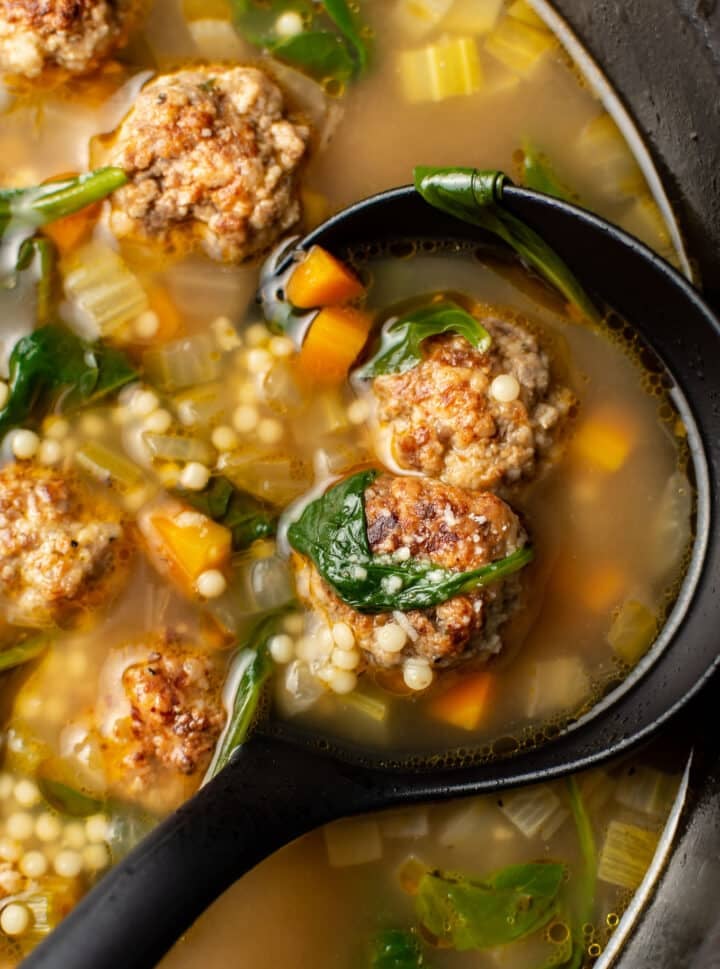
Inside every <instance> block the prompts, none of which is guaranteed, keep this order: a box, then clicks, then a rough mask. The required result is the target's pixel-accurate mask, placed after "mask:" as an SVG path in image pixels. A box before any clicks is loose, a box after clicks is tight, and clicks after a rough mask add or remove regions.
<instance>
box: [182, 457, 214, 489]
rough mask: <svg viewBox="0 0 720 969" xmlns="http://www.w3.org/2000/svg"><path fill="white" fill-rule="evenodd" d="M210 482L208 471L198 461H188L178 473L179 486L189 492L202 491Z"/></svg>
mask: <svg viewBox="0 0 720 969" xmlns="http://www.w3.org/2000/svg"><path fill="white" fill-rule="evenodd" d="M209 480H210V470H209V469H208V468H207V467H206V466H205V465H204V464H200V462H199V461H190V462H189V463H188V464H186V465H185V467H184V468H183V469H182V471H181V472H180V484H181V485H182V486H183V488H188V489H189V490H190V491H202V490H203V488H205V487H206V485H207V483H208V481H209Z"/></svg>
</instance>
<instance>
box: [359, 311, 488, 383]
mask: <svg viewBox="0 0 720 969" xmlns="http://www.w3.org/2000/svg"><path fill="white" fill-rule="evenodd" d="M448 332H453V333H459V334H460V335H461V336H464V337H465V339H466V340H467V341H468V343H470V344H471V345H472V346H473V347H475V349H476V350H479V351H480V352H481V353H484V352H485V351H486V350H487V349H489V347H490V344H491V342H492V341H491V338H490V334H489V333H488V331H487V330H486V329H485V327H484V326H483V325H482V324H481V323H479V322H478V321H477V320H476V319H475V317H474V316H471V315H470V314H469V313H467V312H466V311H465V310H464V309H463V308H462V307H461V306H458V304H457V303H453V302H452V301H451V300H446V301H445V302H442V303H431V304H430V305H428V306H422V307H420V308H418V309H416V310H412V311H411V312H410V313H407V314H406V315H405V316H401V317H400V319H399V320H395V322H394V323H391V324H390V325H389V326H386V327H384V329H383V333H382V337H381V340H380V347H379V349H378V351H377V353H376V354H375V355H374V356H373V357H372V359H371V360H369V361H368V362H367V363H366V364H365V365H364V366H363V367H362V368H361V370H360V376H361V377H364V378H366V379H369V378H371V377H377V376H379V375H380V374H389V373H405V371H406V370H412V368H413V367H415V366H416V365H417V364H418V363H420V361H421V360H422V352H421V350H420V344H421V343H422V342H423V340H427V339H428V337H431V336H436V335H438V334H440V333H448Z"/></svg>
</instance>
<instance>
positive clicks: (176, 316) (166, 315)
mask: <svg viewBox="0 0 720 969" xmlns="http://www.w3.org/2000/svg"><path fill="white" fill-rule="evenodd" d="M148 301H149V303H150V309H151V310H152V311H153V313H155V314H156V316H157V318H158V321H159V324H160V325H159V326H158V329H157V330H156V331H155V333H154V335H153V337H152V340H151V341H150V342H152V343H168V342H169V341H170V340H172V339H174V338H175V337H176V336H177V335H178V334H179V333H180V331H181V330H182V322H183V321H182V316H181V314H180V310H179V309H178V308H177V306H176V305H175V303H174V302H173V300H172V298H171V296H170V294H169V293H168V291H167V290H166V289H165V287H164V286H153V287H152V288H151V289H150V291H149V292H148Z"/></svg>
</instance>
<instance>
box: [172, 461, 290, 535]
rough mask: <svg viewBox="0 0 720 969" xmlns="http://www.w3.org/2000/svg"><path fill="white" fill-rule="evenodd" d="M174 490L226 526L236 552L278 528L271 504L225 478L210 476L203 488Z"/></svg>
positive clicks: (194, 506) (199, 509) (209, 516)
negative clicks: (230, 533) (201, 489)
mask: <svg viewBox="0 0 720 969" xmlns="http://www.w3.org/2000/svg"><path fill="white" fill-rule="evenodd" d="M175 493H176V494H177V495H178V496H179V497H180V498H182V499H183V501H186V502H187V503H188V504H189V505H192V506H193V508H197V509H198V511H201V512H202V513H203V514H204V515H207V516H208V518H212V520H213V521H216V522H219V523H220V524H221V525H225V527H226V528H229V529H230V531H231V532H232V544H233V548H234V549H235V550H236V551H241V550H242V549H245V548H249V547H250V546H251V545H252V543H253V542H254V541H256V540H257V539H258V538H270V537H271V536H272V535H274V534H275V532H276V531H277V515H276V514H275V512H274V511H273V510H272V508H271V507H270V505H268V504H267V503H266V502H264V501H260V499H259V498H255V497H254V496H253V495H250V494H248V493H247V492H246V491H241V490H240V489H239V488H236V487H235V485H234V484H233V483H232V481H229V480H228V479H227V478H223V477H217V478H213V479H212V480H211V481H210V484H209V485H208V486H207V488H205V490H204V491H188V490H186V489H178V490H177V491H176V492H175Z"/></svg>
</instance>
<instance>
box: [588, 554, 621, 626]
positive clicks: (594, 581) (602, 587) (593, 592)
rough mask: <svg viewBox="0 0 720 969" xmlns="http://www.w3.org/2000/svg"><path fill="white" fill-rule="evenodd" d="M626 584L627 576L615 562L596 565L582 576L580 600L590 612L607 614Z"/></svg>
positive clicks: (615, 603)
mask: <svg viewBox="0 0 720 969" xmlns="http://www.w3.org/2000/svg"><path fill="white" fill-rule="evenodd" d="M627 584H628V581H627V575H626V573H625V572H624V571H623V569H622V567H621V566H620V565H619V564H617V563H616V562H607V563H605V564H603V565H598V566H597V567H596V568H594V569H591V570H590V571H589V572H586V573H584V574H583V575H582V577H581V582H580V586H579V595H580V600H581V602H583V603H584V605H586V606H587V607H588V609H590V610H592V612H596V613H599V614H603V613H608V612H610V610H611V609H612V608H613V606H616V605H617V604H618V602H619V600H620V599H621V598H622V596H623V593H624V592H625V590H626V588H627Z"/></svg>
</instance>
